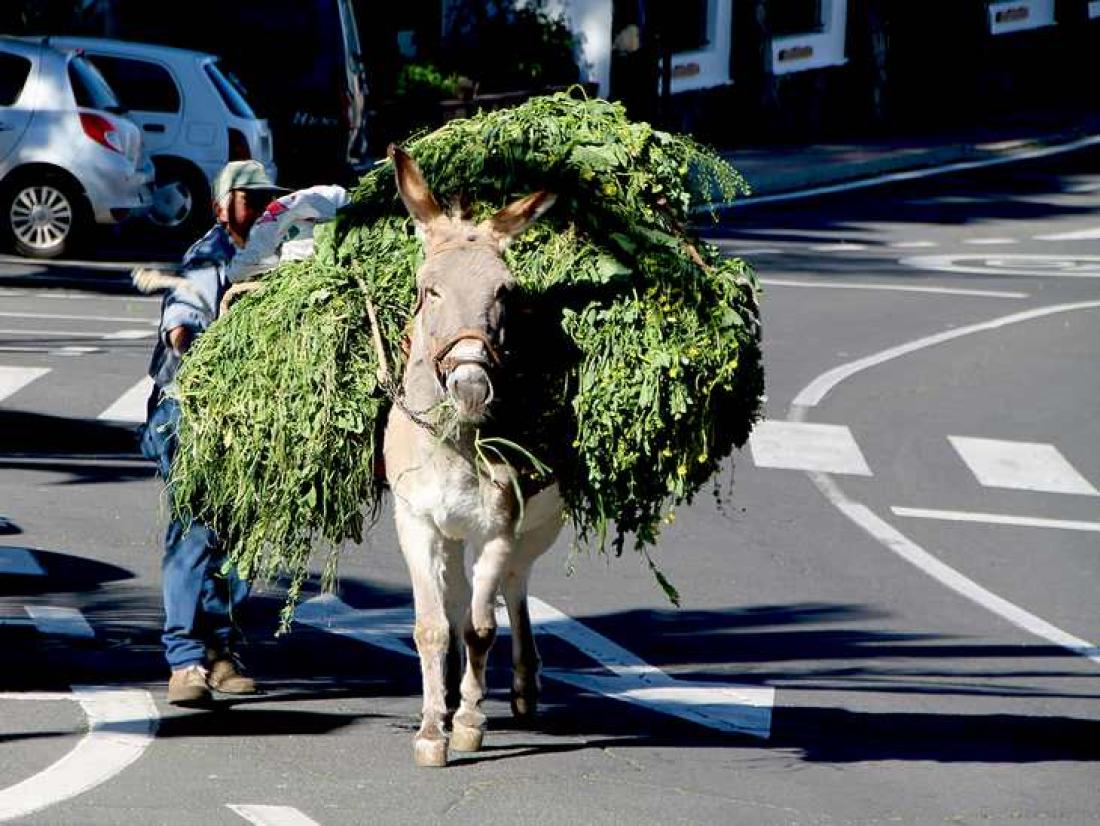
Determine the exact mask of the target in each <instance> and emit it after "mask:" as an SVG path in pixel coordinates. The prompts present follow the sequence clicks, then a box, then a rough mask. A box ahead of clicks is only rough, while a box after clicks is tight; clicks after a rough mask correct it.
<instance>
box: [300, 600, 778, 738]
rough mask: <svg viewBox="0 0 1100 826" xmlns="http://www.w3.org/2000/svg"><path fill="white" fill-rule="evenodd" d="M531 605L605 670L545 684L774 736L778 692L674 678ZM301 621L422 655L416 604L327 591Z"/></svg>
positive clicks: (545, 630) (501, 618)
mask: <svg viewBox="0 0 1100 826" xmlns="http://www.w3.org/2000/svg"><path fill="white" fill-rule="evenodd" d="M528 603H529V609H530V613H531V625H532V628H533V629H534V631H535V633H537V634H550V635H553V636H556V637H558V638H560V639H562V640H564V641H565V642H567V643H569V644H570V645H572V646H573V647H574V648H576V649H578V650H579V651H581V652H582V653H584V654H586V655H587V656H589V657H591V658H592V659H594V660H595V661H596V662H597V663H599V665H600V666H601V667H602V668H601V669H599V670H595V671H590V670H569V669H561V668H547V669H544V670H543V671H542V672H541V673H542V676H543V677H545V678H546V679H548V680H555V681H557V682H562V683H566V684H568V685H572V686H574V687H576V688H581V689H584V690H586V691H591V692H594V693H597V694H601V695H603V696H605V697H609V698H611V699H614V700H621V701H623V702H628V703H632V704H634V705H639V706H643V707H646V708H648V709H650V710H652V711H658V712H661V713H663V714H668V715H671V716H674V717H680V718H681V719H685V720H691V721H692V722H694V723H698V724H700V725H703V726H706V727H708V728H712V729H716V730H718V731H724V732H729V733H737V734H748V735H751V736H754V737H761V738H767V737H768V736H769V735H770V733H771V710H772V706H773V705H774V702H775V689H772V688H769V687H766V686H765V687H759V686H743V685H735V684H730V683H718V682H710V681H708V682H698V681H692V680H682V679H679V678H673V677H671V676H670V675H668V674H666V673H665V672H664V671H662V670H661V669H659V668H657V667H656V666H653V665H650V664H649V663H647V662H645V661H643V660H642V659H641V658H639V657H638V656H636V655H635V654H633V653H631V652H630V651H627V650H626V649H625V648H623V647H622V646H620V645H618V644H617V643H614V642H612V641H611V640H609V639H607V638H606V637H604V636H602V635H601V634H598V633H597V632H595V631H593V630H592V629H591V628H588V627H587V626H585V625H584V624H583V623H581V622H579V621H578V620H575V619H573V618H572V617H569V616H567V615H566V614H563V613H562V612H561V611H559V610H558V609H556V608H554V607H553V606H552V605H549V604H547V603H545V602H543V601H542V600H539V599H537V598H535V597H530V598H529V600H528ZM295 619H296V620H297V621H298V622H300V623H302V624H303V625H309V626H311V627H313V628H316V629H318V630H320V631H325V632H328V633H330V634H337V635H339V636H342V637H347V638H349V639H354V640H358V641H359V642H365V643H367V644H369V645H375V646H379V647H381V648H384V649H386V650H387V651H392V652H394V653H396V654H401V655H402V656H405V657H410V658H414V657H416V656H417V653H416V649H415V648H413V646H412V645H410V644H409V643H408V640H409V639H410V638H411V637H412V629H413V622H414V615H413V609H412V606H405V607H401V608H382V609H367V610H359V609H356V608H352V607H351V606H350V605H348V604H347V603H345V602H343V601H342V600H341V599H340V598H339V597H336V596H334V595H332V594H325V595H322V596H319V597H314V598H313V599H310V600H307V601H306V602H304V603H302V605H301V606H300V607H299V609H298V614H297V615H296V617H295ZM497 623H498V625H499V626H500V629H501V631H502V632H503V631H506V630H507V629H508V615H507V612H506V611H504V610H503V608H500V609H498V610H497ZM607 672H610V673H607Z"/></svg>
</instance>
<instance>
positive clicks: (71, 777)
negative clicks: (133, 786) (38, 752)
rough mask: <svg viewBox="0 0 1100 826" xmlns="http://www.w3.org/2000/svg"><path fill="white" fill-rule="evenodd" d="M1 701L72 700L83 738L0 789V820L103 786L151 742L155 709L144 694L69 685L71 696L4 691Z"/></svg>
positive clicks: (35, 810)
mask: <svg viewBox="0 0 1100 826" xmlns="http://www.w3.org/2000/svg"><path fill="white" fill-rule="evenodd" d="M0 699H3V700H76V701H77V702H79V703H80V707H81V708H82V709H83V711H84V714H85V716H86V717H87V718H88V733H87V734H85V735H84V737H83V738H81V740H80V742H78V743H77V744H76V746H75V747H74V748H73V750H72V751H70V752H69V753H68V754H66V755H65V756H64V757H62V758H61V759H60V760H58V761H57V762H55V763H54V764H53V765H51V766H48V767H46V768H45V769H43V770H42V771H40V772H38V773H37V774H35V775H32V776H31V777H28V778H27V779H26V780H23V781H22V782H20V783H16V784H15V785H14V786H9V787H8V788H6V789H3V790H0V821H6V820H13V819H15V818H22V817H26V816H27V815H29V814H31V813H33V812H37V811H40V810H42V809H45V808H47V807H49V806H52V805H54V804H56V803H60V802H61V801H63V800H68V799H70V798H73V797H76V796H77V795H80V794H83V793H84V792H86V791H89V790H90V789H93V788H95V787H96V786H98V785H100V784H101V783H105V782H106V781H108V780H110V779H111V778H112V777H114V776H115V775H117V774H118V773H119V772H121V771H122V770H123V769H125V768H126V767H127V766H129V765H130V764H131V763H133V762H134V761H135V760H137V759H138V758H139V757H141V755H142V754H143V753H144V752H145V749H146V748H148V747H149V744H150V743H152V742H153V734H154V733H155V732H156V729H157V722H158V715H157V707H156V704H155V703H154V702H153V698H152V696H151V695H150V694H149V692H148V691H140V690H131V689H116V688H101V687H95V686H73V691H72V694H54V693H42V692H35V693H28V694H20V693H18V692H9V693H6V694H3V695H0Z"/></svg>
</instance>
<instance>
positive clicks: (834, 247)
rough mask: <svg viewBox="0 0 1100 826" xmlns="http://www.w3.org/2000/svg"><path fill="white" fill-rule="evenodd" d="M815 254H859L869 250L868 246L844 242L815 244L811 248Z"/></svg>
mask: <svg viewBox="0 0 1100 826" xmlns="http://www.w3.org/2000/svg"><path fill="white" fill-rule="evenodd" d="M810 249H812V250H813V251H814V252H859V251H860V250H865V249H867V245H866V244H850V243H847V242H844V241H841V242H840V243H836V244H814V245H813V246H811V247H810Z"/></svg>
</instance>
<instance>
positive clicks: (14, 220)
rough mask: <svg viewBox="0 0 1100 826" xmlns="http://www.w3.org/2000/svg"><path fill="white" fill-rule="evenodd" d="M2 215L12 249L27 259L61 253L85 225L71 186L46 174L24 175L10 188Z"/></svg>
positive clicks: (79, 202) (79, 198) (77, 198)
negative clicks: (39, 175)
mask: <svg viewBox="0 0 1100 826" xmlns="http://www.w3.org/2000/svg"><path fill="white" fill-rule="evenodd" d="M2 217H3V221H4V229H5V231H6V234H7V235H8V236H9V237H10V238H11V240H12V245H13V246H14V247H15V251H16V252H17V253H18V254H19V255H23V256H26V257H28V258H57V257H58V256H60V255H64V254H65V252H67V251H69V250H71V249H72V246H73V242H74V240H75V239H76V238H77V236H78V235H79V234H80V233H81V232H82V231H83V230H84V229H86V224H87V218H86V217H85V209H84V203H83V201H82V200H81V196H80V195H79V194H78V193H77V192H76V191H75V189H74V187H72V186H71V185H70V184H69V183H67V182H66V181H63V180H61V179H59V178H55V177H49V176H46V177H37V178H24V179H23V180H21V181H18V182H16V183H15V184H14V185H12V186H11V187H9V188H8V189H7V191H6V193H5V197H4V198H3V212H2Z"/></svg>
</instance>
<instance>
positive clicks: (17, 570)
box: [0, 545, 46, 576]
mask: <svg viewBox="0 0 1100 826" xmlns="http://www.w3.org/2000/svg"><path fill="white" fill-rule="evenodd" d="M0 574H20V575H22V576H45V575H46V571H45V569H44V568H43V567H42V566H41V565H40V564H38V560H37V559H36V558H35V556H34V552H33V551H31V550H30V549H29V548H16V547H13V546H10V545H0Z"/></svg>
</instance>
